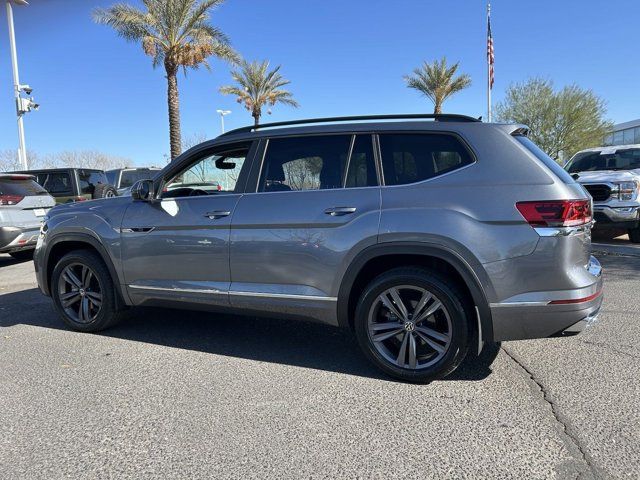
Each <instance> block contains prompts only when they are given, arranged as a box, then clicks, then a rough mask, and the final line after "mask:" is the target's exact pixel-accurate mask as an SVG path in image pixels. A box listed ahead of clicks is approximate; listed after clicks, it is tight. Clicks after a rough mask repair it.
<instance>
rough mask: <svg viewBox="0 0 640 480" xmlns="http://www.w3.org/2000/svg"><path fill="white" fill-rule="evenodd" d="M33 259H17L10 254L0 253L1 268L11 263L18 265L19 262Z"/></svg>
mask: <svg viewBox="0 0 640 480" xmlns="http://www.w3.org/2000/svg"><path fill="white" fill-rule="evenodd" d="M32 261H33V260H16V259H15V258H13V257H10V256H9V255H0V268H2V267H8V266H9V265H17V264H19V263H25V262H32Z"/></svg>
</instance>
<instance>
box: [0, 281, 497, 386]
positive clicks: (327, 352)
mask: <svg viewBox="0 0 640 480" xmlns="http://www.w3.org/2000/svg"><path fill="white" fill-rule="evenodd" d="M17 324H23V325H31V326H36V327H43V328H53V329H59V330H69V331H70V329H69V328H68V327H67V326H66V325H64V324H63V323H62V321H61V320H60V319H59V318H58V315H57V313H56V312H55V311H54V309H53V305H52V303H51V300H50V299H49V298H48V297H45V296H44V295H42V294H41V293H40V292H39V291H38V290H37V289H35V288H33V289H30V290H23V291H20V292H13V293H6V294H4V295H0V327H10V326H12V325H17ZM98 335H103V336H108V337H113V338H121V339H126V340H132V341H136V342H145V343H152V344H156V345H162V346H167V347H171V348H181V349H187V350H195V351H200V352H205V353H211V354H216V355H225V356H233V357H238V358H245V359H250V360H257V361H261V362H273V363H279V364H287V365H292V366H298V367H305V368H314V369H318V370H326V371H333V372H338V373H344V374H348V375H357V376H362V377H370V378H376V379H380V380H387V381H394V380H392V379H390V378H389V377H387V376H385V375H384V374H382V373H380V372H378V370H377V369H376V368H375V367H373V366H372V365H371V364H370V363H369V362H368V361H367V360H366V359H365V358H364V356H363V355H362V354H361V353H360V351H359V347H358V345H357V343H356V341H355V338H354V337H353V335H351V334H350V333H349V332H346V331H343V330H341V329H339V328H335V327H329V326H325V325H319V324H313V323H308V322H299V321H298V322H297V321H292V320H282V319H273V318H258V317H250V316H238V315H229V314H220V313H208V312H195V311H185V310H172V309H160V308H134V309H131V310H130V311H129V314H128V315H127V318H125V319H124V320H123V321H122V322H121V323H120V324H118V325H117V326H115V327H113V328H110V329H109V330H105V331H104V332H100V333H99V334H98ZM496 354H497V352H496ZM485 357H486V356H483V357H480V360H481V362H477V361H473V362H465V363H463V365H462V366H461V367H460V368H459V369H458V370H456V372H454V373H453V374H452V375H450V376H449V377H447V379H446V380H448V381H451V380H466V381H478V380H482V379H484V378H486V377H487V376H488V375H489V374H491V369H490V367H489V366H488V364H487V362H483V361H482V360H483V359H484V360H486V358H485ZM494 357H495V355H494ZM474 360H475V359H474ZM491 360H493V358H491Z"/></svg>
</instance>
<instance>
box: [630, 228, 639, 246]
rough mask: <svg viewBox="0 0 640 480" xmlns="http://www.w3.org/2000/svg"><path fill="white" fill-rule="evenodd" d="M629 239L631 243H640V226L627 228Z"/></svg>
mask: <svg viewBox="0 0 640 480" xmlns="http://www.w3.org/2000/svg"><path fill="white" fill-rule="evenodd" d="M629 240H631V243H640V228H630V229H629Z"/></svg>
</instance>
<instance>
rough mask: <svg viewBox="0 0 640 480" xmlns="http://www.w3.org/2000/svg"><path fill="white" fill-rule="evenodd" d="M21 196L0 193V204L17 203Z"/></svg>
mask: <svg viewBox="0 0 640 480" xmlns="http://www.w3.org/2000/svg"><path fill="white" fill-rule="evenodd" d="M23 198H24V197H23V196H20V195H0V205H17V204H18V203H20V202H21V201H22V199H23Z"/></svg>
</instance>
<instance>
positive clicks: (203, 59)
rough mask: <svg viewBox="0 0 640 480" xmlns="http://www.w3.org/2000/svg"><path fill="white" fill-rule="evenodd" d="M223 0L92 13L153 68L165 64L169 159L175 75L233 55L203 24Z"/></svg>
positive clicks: (149, 0) (175, 143) (176, 115)
mask: <svg viewBox="0 0 640 480" xmlns="http://www.w3.org/2000/svg"><path fill="white" fill-rule="evenodd" d="M223 1H224V0H143V3H144V6H145V9H144V10H140V9H137V8H135V7H132V6H130V5H127V4H125V3H118V4H116V5H113V6H112V7H111V8H108V9H106V10H105V9H96V10H94V12H93V18H94V20H95V21H96V22H97V23H101V24H105V25H109V26H110V27H112V28H113V29H114V30H115V31H116V32H117V33H118V34H119V35H120V36H121V37H123V38H125V39H126V40H129V41H133V42H141V44H142V48H143V50H144V53H146V54H147V55H149V56H150V57H151V58H152V59H153V67H154V68H155V67H157V66H158V65H160V64H163V65H164V69H165V71H166V73H167V103H168V107H169V138H170V144H171V159H174V158H175V157H177V156H178V155H180V152H181V134H180V102H179V95H178V77H177V74H178V70H179V69H180V67H182V68H183V70H184V71H185V73H186V70H187V68H198V67H199V66H200V65H204V66H205V67H207V68H209V64H208V63H207V58H208V57H211V56H214V57H217V58H220V59H223V60H227V61H232V62H235V61H237V60H238V58H239V56H238V54H237V53H236V52H235V51H234V50H233V49H232V48H231V46H230V45H229V39H228V38H227V37H226V35H225V34H224V33H222V32H221V31H220V30H218V29H217V28H216V27H214V26H212V25H211V24H210V23H209V22H208V20H209V15H210V12H211V10H212V9H213V8H215V7H217V6H219V5H220V4H222V3H223Z"/></svg>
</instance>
